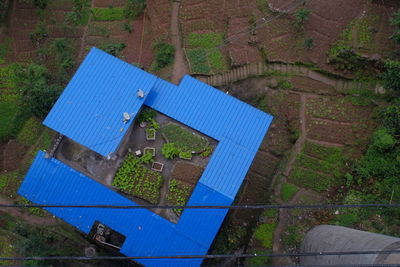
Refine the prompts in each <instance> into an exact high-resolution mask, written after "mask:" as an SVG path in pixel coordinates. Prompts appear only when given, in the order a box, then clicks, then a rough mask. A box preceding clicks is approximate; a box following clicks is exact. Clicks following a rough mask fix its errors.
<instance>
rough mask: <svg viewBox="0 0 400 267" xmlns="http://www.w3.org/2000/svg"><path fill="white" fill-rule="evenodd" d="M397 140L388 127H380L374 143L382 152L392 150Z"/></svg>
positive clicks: (375, 134)
mask: <svg viewBox="0 0 400 267" xmlns="http://www.w3.org/2000/svg"><path fill="white" fill-rule="evenodd" d="M396 143H397V141H396V139H395V138H394V137H393V136H392V135H391V134H390V133H389V131H388V130H387V129H386V128H382V129H378V130H376V131H375V133H374V141H373V143H372V145H373V146H374V147H375V148H376V149H377V150H380V151H382V152H385V151H388V150H391V149H392V148H393V147H394V146H395V145H396Z"/></svg>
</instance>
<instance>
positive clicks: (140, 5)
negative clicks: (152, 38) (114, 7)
mask: <svg viewBox="0 0 400 267" xmlns="http://www.w3.org/2000/svg"><path fill="white" fill-rule="evenodd" d="M145 7H146V1H145V0H128V1H127V2H126V4H125V7H124V11H123V14H124V17H125V18H127V19H130V20H132V19H135V18H137V17H138V16H139V15H140V14H142V12H143V10H144V8H145Z"/></svg>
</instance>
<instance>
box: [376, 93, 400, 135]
mask: <svg viewBox="0 0 400 267" xmlns="http://www.w3.org/2000/svg"><path fill="white" fill-rule="evenodd" d="M379 113H380V114H379V115H380V116H379V118H380V120H381V122H382V125H383V126H384V127H385V128H386V129H387V130H388V131H389V132H390V133H393V134H394V135H399V134H400V100H397V101H395V102H394V103H393V104H392V105H390V106H388V107H386V108H384V109H382V110H380V112H379Z"/></svg>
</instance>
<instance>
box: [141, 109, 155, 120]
mask: <svg viewBox="0 0 400 267" xmlns="http://www.w3.org/2000/svg"><path fill="white" fill-rule="evenodd" d="M156 115H157V112H156V111H155V110H154V109H148V108H147V109H144V110H142V111H141V112H140V113H139V115H138V118H137V120H138V122H139V123H142V122H151V121H152V120H153V119H154V117H155V116H156Z"/></svg>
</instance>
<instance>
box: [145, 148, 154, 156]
mask: <svg viewBox="0 0 400 267" xmlns="http://www.w3.org/2000/svg"><path fill="white" fill-rule="evenodd" d="M147 153H150V154H151V155H153V157H154V156H155V155H156V149H155V148H154V147H145V148H144V149H143V154H145V155H146V154H147Z"/></svg>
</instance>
